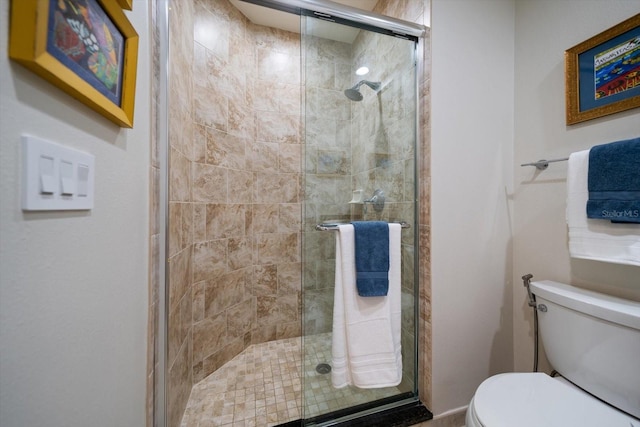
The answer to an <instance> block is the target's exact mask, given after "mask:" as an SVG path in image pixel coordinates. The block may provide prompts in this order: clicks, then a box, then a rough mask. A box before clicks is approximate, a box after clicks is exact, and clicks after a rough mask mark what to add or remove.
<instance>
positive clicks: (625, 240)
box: [567, 150, 640, 266]
mask: <svg viewBox="0 0 640 427" xmlns="http://www.w3.org/2000/svg"><path fill="white" fill-rule="evenodd" d="M588 172H589V150H585V151H579V152H577V153H573V154H571V155H570V156H569V166H568V171H567V225H568V227H569V254H570V255H571V256H572V257H573V258H584V259H590V260H595V261H603V262H612V263H617V264H629V265H638V266H640V225H637V224H623V223H618V224H612V223H611V222H610V221H607V220H602V219H588V218H587V210H586V205H587V199H588V198H589V189H588V185H587V182H588V179H587V177H588Z"/></svg>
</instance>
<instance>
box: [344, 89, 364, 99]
mask: <svg viewBox="0 0 640 427" xmlns="http://www.w3.org/2000/svg"><path fill="white" fill-rule="evenodd" d="M344 94H345V96H346V97H347V98H349V99H350V100H352V101H362V94H361V93H360V91H359V90H358V89H354V88H351V89H347V90H345V91H344Z"/></svg>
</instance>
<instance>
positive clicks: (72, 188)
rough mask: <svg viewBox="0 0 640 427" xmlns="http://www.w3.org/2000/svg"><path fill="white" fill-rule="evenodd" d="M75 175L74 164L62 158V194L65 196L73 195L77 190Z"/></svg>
mask: <svg viewBox="0 0 640 427" xmlns="http://www.w3.org/2000/svg"><path fill="white" fill-rule="evenodd" d="M73 175H74V174H73V164H72V163H71V162H68V161H66V160H62V161H61V162H60V194H62V195H63V196H73V194H74V193H75V192H76V181H75V179H74V177H73Z"/></svg>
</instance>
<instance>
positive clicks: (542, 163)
mask: <svg viewBox="0 0 640 427" xmlns="http://www.w3.org/2000/svg"><path fill="white" fill-rule="evenodd" d="M567 160H569V158H568V157H564V158H562V159H554V160H544V159H543V160H538V161H537V162H531V163H523V164H521V165H520V166H535V167H536V169H538V170H541V171H542V170H545V169H546V168H548V167H549V163H554V162H565V161H567Z"/></svg>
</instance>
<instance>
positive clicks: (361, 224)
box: [352, 221, 389, 297]
mask: <svg viewBox="0 0 640 427" xmlns="http://www.w3.org/2000/svg"><path fill="white" fill-rule="evenodd" d="M352 224H353V229H354V233H355V236H354V242H355V258H356V287H357V288H358V295H360V296H361V297H381V296H386V295H387V292H388V290H389V224H387V223H386V222H384V221H355V222H352Z"/></svg>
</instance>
